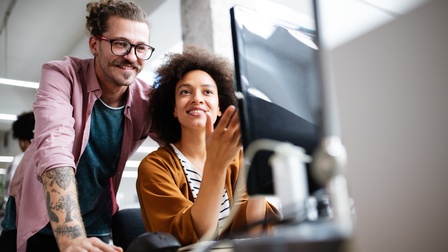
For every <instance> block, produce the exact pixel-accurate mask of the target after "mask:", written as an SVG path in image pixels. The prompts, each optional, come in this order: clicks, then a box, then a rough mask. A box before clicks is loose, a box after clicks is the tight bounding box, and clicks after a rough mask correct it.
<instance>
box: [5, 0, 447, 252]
mask: <svg viewBox="0 0 448 252" xmlns="http://www.w3.org/2000/svg"><path fill="white" fill-rule="evenodd" d="M305 1H308V0H300V1H297V0H282V1H280V0H277V1H274V0H271V1H270V2H275V3H278V4H281V5H285V6H287V7H290V8H292V9H300V8H301V7H302V3H304V2H305ZM87 2H89V0H82V1H59V0H45V1H32V0H5V1H1V2H0V14H1V18H0V22H1V26H0V28H1V33H0V62H1V63H0V115H2V116H5V117H6V119H1V120H0V143H1V144H0V158H1V159H0V174H2V172H4V169H5V168H6V166H7V165H8V163H9V162H10V161H11V159H12V156H14V155H16V154H18V153H19V151H20V150H19V148H18V145H17V142H16V140H14V139H12V136H11V124H12V122H13V120H14V118H13V117H8V115H9V116H11V115H12V116H13V115H17V114H20V113H22V112H24V111H28V110H31V109H32V103H33V101H34V95H35V88H36V86H33V85H36V83H37V82H38V81H39V75H40V67H41V65H42V64H43V63H45V62H46V61H49V60H55V59H61V58H62V57H63V56H65V55H73V56H78V57H91V55H90V54H89V51H88V47H87V38H88V35H87V33H86V32H85V26H84V21H85V19H84V17H85V4H86V3H87ZM135 2H136V3H138V4H139V5H141V6H142V7H143V8H144V9H145V10H146V11H147V12H148V14H149V20H150V22H151V38H150V44H151V45H152V46H154V47H155V48H156V50H155V52H154V55H153V56H152V58H151V59H150V60H149V61H148V62H147V65H146V67H145V69H144V71H143V72H142V73H141V74H140V77H141V78H146V79H147V80H151V78H152V75H151V71H152V70H153V69H154V68H155V67H157V65H158V64H159V63H160V61H161V60H163V55H164V53H166V52H175V51H181V50H182V46H183V45H184V44H187V43H198V44H201V45H204V46H207V47H209V48H212V49H213V50H214V51H215V52H217V53H220V54H223V55H227V56H229V57H232V44H231V34H230V24H229V16H228V15H229V14H228V13H229V8H230V7H231V6H233V5H234V4H242V5H246V6H248V7H254V6H261V7H263V2H264V1H257V0H234V1H230V0H226V1H216V0H194V1H193V0H154V1H153V0H152V1H145V0H135ZM319 2H321V6H322V9H321V16H322V24H321V26H322V27H321V29H322V31H321V32H322V39H323V44H324V46H325V47H326V50H327V51H328V55H327V57H326V61H325V62H324V64H325V66H326V67H327V68H328V70H329V71H328V72H327V76H326V78H327V79H328V81H329V82H330V83H331V85H332V88H333V89H334V90H333V91H334V94H335V113H336V116H337V119H338V121H339V124H340V132H341V140H342V143H343V145H344V146H345V148H346V151H347V164H346V177H347V181H348V190H349V192H350V195H351V197H352V198H353V199H354V202H355V207H356V222H355V231H354V233H353V237H352V245H351V246H350V250H352V251H362V252H364V251H366V252H370V251H446V249H447V247H448V243H447V242H446V239H445V236H446V234H447V232H446V227H447V226H448V218H447V216H446V213H447V209H448V197H447V193H448V183H446V181H445V179H446V178H448V169H447V168H448V151H447V148H446V146H447V143H448V134H446V132H445V131H446V129H448V113H447V112H446V111H447V109H448V50H447V49H446V45H448V29H447V27H446V24H448V17H447V15H446V10H448V2H447V1H445V0H390V1H374V0H341V1H332V0H320V1H319ZM336 2H337V3H336ZM204 6H207V8H203V7H204ZM198 14H201V15H198ZM205 14H208V15H205ZM207 18H209V19H207ZM204 20H207V21H211V22H204ZM185 23H189V24H190V25H189V26H188V27H187V26H186V25H185ZM191 24H195V25H191ZM204 24H210V27H207V29H202V28H204V27H202V26H201V25H204ZM9 80H19V81H24V83H23V82H22V84H26V85H28V84H29V85H31V87H21V86H13V85H10V84H7V82H8V81H9ZM155 148H157V145H156V144H155V142H153V141H152V140H150V139H148V140H147V141H146V142H145V143H144V144H143V146H142V147H141V148H140V149H139V151H138V152H137V153H136V154H134V156H133V157H132V158H131V160H130V161H129V162H128V166H127V168H126V173H125V175H124V178H123V180H122V183H121V185H120V192H119V195H118V202H119V204H120V207H121V208H131V207H136V206H138V200H137V196H136V193H135V178H136V169H137V166H138V163H139V161H140V160H141V159H142V158H143V157H144V156H145V155H146V154H147V153H149V152H150V151H152V150H154V149H155Z"/></svg>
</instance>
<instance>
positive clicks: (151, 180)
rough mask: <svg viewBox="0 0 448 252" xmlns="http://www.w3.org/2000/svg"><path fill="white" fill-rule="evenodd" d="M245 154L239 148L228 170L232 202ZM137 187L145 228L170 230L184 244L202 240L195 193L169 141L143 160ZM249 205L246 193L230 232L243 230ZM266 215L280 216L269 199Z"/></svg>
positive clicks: (231, 201) (229, 194) (228, 188)
mask: <svg viewBox="0 0 448 252" xmlns="http://www.w3.org/2000/svg"><path fill="white" fill-rule="evenodd" d="M242 158H243V152H242V151H240V152H239V153H238V154H237V156H236V158H235V159H234V161H233V162H232V163H231V164H230V166H229V168H228V170H227V175H226V181H225V187H226V189H227V193H228V196H229V201H230V205H231V206H232V204H233V197H234V193H235V192H234V190H235V186H236V181H237V178H238V172H239V167H240V166H241V165H243V164H242V160H243V159H242ZM136 187H137V195H138V199H139V201H140V208H141V211H142V217H143V222H144V225H145V228H146V231H148V232H167V233H170V234H172V235H174V236H175V237H176V238H177V239H178V241H179V242H180V243H181V245H182V246H186V245H189V244H193V243H195V242H197V241H198V240H199V238H200V237H198V235H197V234H196V232H195V230H194V227H193V221H192V218H191V206H192V205H193V200H194V199H193V195H192V193H191V190H190V187H189V185H188V181H187V179H186V176H185V173H184V170H183V168H182V165H181V163H180V161H179V158H178V157H177V155H176V153H175V152H174V150H173V149H172V147H171V146H170V145H167V146H164V147H160V148H159V149H157V150H156V151H154V152H152V153H150V154H149V155H147V156H146V157H145V158H144V159H143V160H142V161H141V163H140V166H139V167H138V177H137V183H136ZM246 205H247V194H245V195H244V197H243V200H242V202H241V206H240V209H239V211H238V213H237V214H236V216H235V218H234V219H233V222H232V225H231V226H230V227H229V229H228V233H229V234H232V233H236V232H237V231H241V229H240V228H242V227H245V226H246V225H247V221H246ZM266 216H270V217H275V216H278V213H277V210H276V209H275V208H274V207H273V206H271V205H270V204H269V203H267V204H266Z"/></svg>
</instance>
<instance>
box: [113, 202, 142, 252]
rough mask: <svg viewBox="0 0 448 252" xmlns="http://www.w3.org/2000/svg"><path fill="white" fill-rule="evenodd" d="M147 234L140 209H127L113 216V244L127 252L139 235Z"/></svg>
mask: <svg viewBox="0 0 448 252" xmlns="http://www.w3.org/2000/svg"><path fill="white" fill-rule="evenodd" d="M144 233H146V229H145V226H144V224H143V219H142V214H141V211H140V208H126V209H121V210H119V211H117V212H116V213H115V214H114V216H112V242H113V244H114V245H116V246H120V247H122V248H123V251H126V249H127V248H128V246H129V244H131V242H132V241H133V240H134V239H135V238H137V237H138V236H139V235H141V234H144Z"/></svg>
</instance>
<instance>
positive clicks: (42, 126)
mask: <svg viewBox="0 0 448 252" xmlns="http://www.w3.org/2000/svg"><path fill="white" fill-rule="evenodd" d="M151 88H152V87H151V86H150V85H149V84H147V83H145V82H143V81H141V80H139V79H136V80H135V82H134V83H133V84H132V85H130V86H129V88H128V92H127V93H126V104H125V109H124V116H125V123H124V134H123V143H122V148H121V153H117V155H118V154H120V160H119V162H118V167H117V172H116V174H115V176H113V177H112V178H111V188H110V190H111V191H112V192H113V193H112V195H113V196H112V199H111V201H112V202H113V204H112V205H113V209H112V212H113V213H115V212H116V211H117V209H118V205H117V203H116V199H115V195H116V193H117V190H118V186H119V185H120V180H121V176H122V174H123V170H124V167H125V164H126V161H127V160H128V158H129V157H130V156H131V155H132V154H133V153H134V152H135V151H136V149H137V148H138V147H139V146H140V145H141V144H142V142H143V141H144V140H145V139H146V137H148V136H151V135H152V134H150V125H151V120H150V118H149V111H148V102H149V97H148V94H149V91H150V90H151ZM99 97H101V89H100V85H99V83H98V80H97V77H96V74H95V69H94V60H93V59H78V58H74V57H65V58H64V59H63V60H62V61H52V62H49V63H46V64H44V65H43V67H42V73H41V80H40V86H39V88H38V89H37V94H36V100H35V102H34V104H33V107H34V114H35V118H36V124H35V130H34V140H33V142H32V143H31V145H30V147H29V148H28V149H27V151H26V152H25V154H24V157H23V159H22V162H21V163H20V165H19V167H18V168H17V171H16V173H15V175H14V178H13V180H12V182H11V190H10V192H11V195H12V196H13V197H14V198H15V201H16V209H17V211H16V214H17V219H16V226H17V248H18V251H24V250H25V249H26V241H27V239H28V238H29V237H31V236H32V235H34V234H35V233H37V232H38V231H39V230H40V229H42V228H43V227H44V226H45V225H46V224H47V223H48V222H49V217H48V214H47V209H46V205H45V198H44V190H43V186H42V183H41V182H40V181H39V180H38V177H40V176H41V175H42V174H43V173H44V172H45V171H46V170H48V169H51V168H55V167H61V166H68V167H73V168H74V169H76V166H77V164H78V162H79V159H80V157H81V154H82V153H83V151H84V149H85V147H86V145H87V142H88V140H89V132H90V115H91V112H92V109H93V105H94V103H95V101H96V100H97V99H98V98H99ZM104 147H105V148H107V146H104Z"/></svg>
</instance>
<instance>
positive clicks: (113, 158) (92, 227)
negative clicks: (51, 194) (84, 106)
mask: <svg viewBox="0 0 448 252" xmlns="http://www.w3.org/2000/svg"><path fill="white" fill-rule="evenodd" d="M123 109H124V107H120V108H112V107H109V106H107V105H106V104H104V103H103V101H102V100H101V99H98V100H97V101H96V102H95V105H94V106H93V110H92V115H91V118H90V120H91V121H90V136H89V142H88V143H87V146H86V149H85V151H84V152H83V154H82V156H81V159H80V161H79V164H78V167H77V169H76V174H75V177H76V181H77V184H78V198H79V205H80V208H81V214H82V218H83V222H84V226H85V228H86V232H87V235H88V236H107V235H109V234H110V223H111V218H112V202H111V193H112V192H111V188H110V179H111V177H112V176H114V174H115V172H116V170H117V164H118V160H119V159H120V153H121V143H122V140H123V129H124V115H123ZM39 233H41V234H52V230H51V226H50V225H47V226H46V227H45V228H43V229H42V230H41V231H39Z"/></svg>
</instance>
